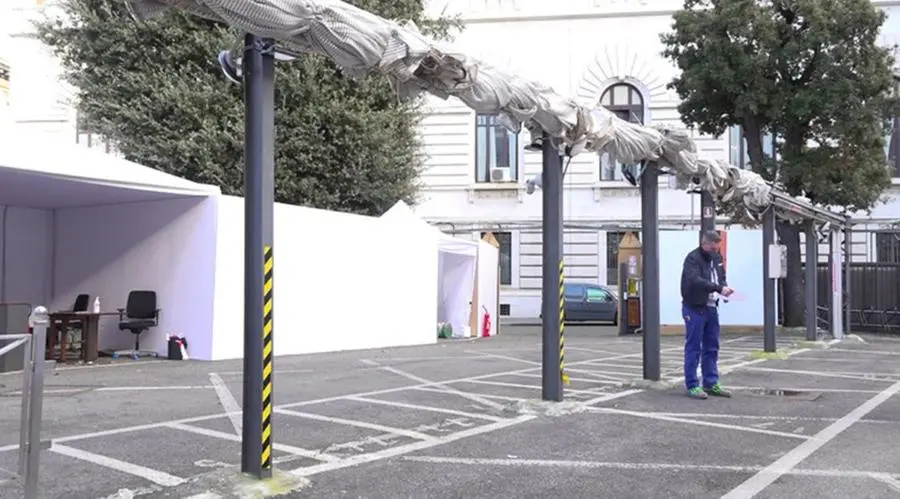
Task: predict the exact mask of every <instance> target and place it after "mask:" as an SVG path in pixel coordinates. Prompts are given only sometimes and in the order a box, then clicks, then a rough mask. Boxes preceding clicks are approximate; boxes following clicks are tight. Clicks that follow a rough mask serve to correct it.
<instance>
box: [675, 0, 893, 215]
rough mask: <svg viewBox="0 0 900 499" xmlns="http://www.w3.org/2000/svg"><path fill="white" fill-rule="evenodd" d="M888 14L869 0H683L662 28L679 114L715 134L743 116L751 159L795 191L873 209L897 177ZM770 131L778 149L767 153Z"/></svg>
mask: <svg viewBox="0 0 900 499" xmlns="http://www.w3.org/2000/svg"><path fill="white" fill-rule="evenodd" d="M884 20H885V14H884V13H883V12H882V11H880V10H879V9H878V8H876V7H875V6H873V4H872V3H871V2H870V1H869V0H791V1H787V0H774V1H770V2H758V1H755V0H686V1H685V4H684V9H683V10H681V11H679V12H677V13H676V14H675V16H674V22H673V26H672V27H673V31H672V32H671V33H666V34H664V35H662V42H663V44H664V47H665V50H664V51H663V55H664V56H665V57H667V58H668V59H670V60H671V61H673V62H674V63H675V64H676V65H677V66H678V68H679V69H680V70H681V74H680V75H679V76H678V77H676V78H675V79H674V80H673V81H672V83H671V84H670V88H673V89H675V90H676V92H677V93H678V96H679V97H680V98H681V103H680V105H679V106H678V111H679V112H680V113H681V116H682V120H683V121H684V122H685V123H686V124H687V125H689V126H694V127H696V128H697V129H699V130H700V131H702V132H704V133H708V134H712V135H721V134H722V133H724V132H725V130H726V129H727V127H729V126H732V125H741V127H742V129H743V132H744V137H745V139H746V142H747V152H748V154H749V156H750V162H751V165H752V167H753V169H754V170H755V171H757V172H758V173H760V174H762V175H763V176H764V177H766V178H769V179H777V180H778V182H779V183H780V184H782V185H783V187H784V188H785V189H786V190H787V191H788V192H789V193H790V194H792V195H800V194H805V195H806V196H808V197H809V198H810V199H811V200H812V201H813V202H815V203H818V204H821V205H827V206H834V207H844V208H847V209H850V210H867V209H870V208H871V207H872V206H874V204H875V203H876V202H877V201H878V200H879V198H880V196H881V194H882V192H883V191H884V189H886V188H887V187H888V186H889V185H890V177H889V174H888V170H887V168H886V165H885V155H884V134H885V124H886V121H885V120H886V119H887V118H888V117H890V116H892V115H893V113H894V112H895V111H896V108H897V103H896V101H895V99H894V98H892V97H890V94H891V91H892V89H893V86H894V82H893V78H892V74H891V66H892V64H893V58H892V55H891V54H892V50H891V49H889V48H883V47H880V46H879V45H878V43H877V41H878V33H879V29H880V27H881V25H882V24H883V23H884ZM766 133H775V134H776V135H777V136H778V137H779V141H778V144H777V146H776V150H777V152H778V154H779V156H780V158H779V160H778V161H775V160H774V159H773V158H767V157H766V156H765V155H764V154H763V149H762V142H761V139H762V137H763V136H764V134H766Z"/></svg>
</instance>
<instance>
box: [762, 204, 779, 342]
mask: <svg viewBox="0 0 900 499" xmlns="http://www.w3.org/2000/svg"><path fill="white" fill-rule="evenodd" d="M762 231H763V234H762V236H763V237H762V252H763V350H765V351H766V352H774V351H775V313H776V306H775V279H771V278H769V269H771V268H772V266H771V262H769V247H770V246H772V245H773V244H775V209H774V208H772V207H770V208H769V209H768V210H766V212H765V213H764V214H763V226H762Z"/></svg>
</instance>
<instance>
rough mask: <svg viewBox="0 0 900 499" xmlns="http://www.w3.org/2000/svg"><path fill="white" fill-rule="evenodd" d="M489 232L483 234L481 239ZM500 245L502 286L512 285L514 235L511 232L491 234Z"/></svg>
mask: <svg viewBox="0 0 900 499" xmlns="http://www.w3.org/2000/svg"><path fill="white" fill-rule="evenodd" d="M485 234H487V232H482V233H481V237H484V235H485ZM491 234H493V235H494V238H496V239H497V242H498V243H500V248H499V251H498V252H499V253H500V284H501V285H503V286H511V285H512V234H511V233H509V232H491Z"/></svg>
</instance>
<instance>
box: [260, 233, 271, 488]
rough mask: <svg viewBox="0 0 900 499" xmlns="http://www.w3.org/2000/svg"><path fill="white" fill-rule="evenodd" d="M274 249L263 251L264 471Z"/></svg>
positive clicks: (267, 446)
mask: <svg viewBox="0 0 900 499" xmlns="http://www.w3.org/2000/svg"><path fill="white" fill-rule="evenodd" d="M273 271H274V260H273V259H272V247H271V246H265V248H264V251H263V329H262V332H263V337H262V340H263V350H262V356H263V359H262V361H263V364H262V365H263V372H262V383H263V384H262V452H261V454H260V461H261V465H262V469H264V470H265V469H269V468H271V467H272V305H273V304H272V284H273V281H272V277H273V273H274V272H273Z"/></svg>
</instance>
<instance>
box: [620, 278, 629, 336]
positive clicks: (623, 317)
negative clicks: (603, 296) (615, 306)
mask: <svg viewBox="0 0 900 499" xmlns="http://www.w3.org/2000/svg"><path fill="white" fill-rule="evenodd" d="M626 334H628V264H627V263H625V262H622V263H620V264H619V336H625V335H626Z"/></svg>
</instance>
